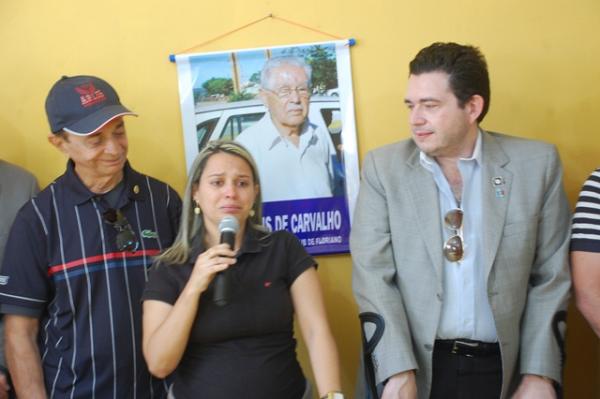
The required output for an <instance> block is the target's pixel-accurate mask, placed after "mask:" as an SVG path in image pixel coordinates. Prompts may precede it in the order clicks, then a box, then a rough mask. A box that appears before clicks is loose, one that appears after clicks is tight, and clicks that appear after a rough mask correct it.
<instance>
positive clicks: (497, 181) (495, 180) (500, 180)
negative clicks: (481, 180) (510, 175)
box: [492, 176, 504, 187]
mask: <svg viewBox="0 0 600 399" xmlns="http://www.w3.org/2000/svg"><path fill="white" fill-rule="evenodd" d="M492 184H493V185H494V186H496V187H498V186H502V185H504V178H503V177H502V176H496V177H494V178H493V179H492Z"/></svg>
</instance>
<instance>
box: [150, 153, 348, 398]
mask: <svg viewBox="0 0 600 399" xmlns="http://www.w3.org/2000/svg"><path fill="white" fill-rule="evenodd" d="M189 176H190V178H189V180H188V183H187V187H186V192H185V196H184V202H183V214H182V218H181V227H180V231H179V234H178V237H177V239H176V241H175V243H174V245H173V246H172V247H171V248H170V249H169V250H167V251H166V252H165V253H164V254H162V255H161V256H160V257H159V258H158V259H157V261H156V263H155V267H154V268H153V271H152V272H151V274H150V277H149V281H148V285H147V288H146V291H145V293H144V298H143V299H144V303H143V307H144V309H143V310H144V316H143V327H144V332H143V351H144V356H145V358H146V361H147V363H148V367H149V369H150V371H151V372H152V373H153V374H154V375H156V376H160V377H166V376H168V375H170V374H171V373H173V386H172V387H171V392H170V394H171V397H173V398H176V399H186V398H203V399H218V398H222V399H230V398H246V399H252V398H256V399H259V398H261V399H262V398H265V399H267V398H286V399H301V398H305V397H306V398H309V397H310V395H311V394H310V388H309V385H308V384H307V381H306V379H305V378H304V376H303V373H302V370H301V369H300V365H299V363H298V361H297V359H296V353H295V347H296V341H295V339H294V334H293V315H294V313H296V314H297V317H298V321H299V325H300V329H301V332H302V335H303V337H304V340H305V342H306V345H307V347H308V350H309V354H310V359H311V364H312V368H313V372H314V374H315V379H316V383H317V388H318V391H319V393H320V395H319V396H325V397H327V396H331V393H333V392H336V391H339V390H340V378H339V364H338V356H337V349H336V346H335V343H334V340H333V337H332V335H331V332H330V329H329V325H328V322H327V318H326V313H325V307H324V304H323V297H322V294H321V289H320V286H319V282H318V278H317V274H316V270H315V267H316V263H315V261H314V259H313V258H311V257H310V256H309V255H308V254H307V253H306V252H305V250H304V248H303V247H302V246H301V244H300V243H299V242H298V240H297V239H296V237H295V236H293V235H292V234H291V233H289V232H286V231H277V232H273V233H268V232H266V231H265V230H264V229H263V228H262V227H261V207H262V203H261V197H260V184H259V176H258V174H257V169H256V166H255V163H254V161H253V160H252V158H251V156H250V155H249V154H248V152H247V151H246V150H245V149H244V148H243V147H242V146H241V145H239V144H237V143H234V142H211V143H209V144H208V145H207V147H206V148H205V149H204V150H203V151H202V152H201V153H200V154H199V155H198V157H197V158H196V160H195V162H194V164H193V165H192V169H191V171H190V174H189ZM226 216H233V217H235V218H236V219H237V221H238V222H239V226H240V229H239V232H238V233H237V235H236V238H235V244H234V248H229V246H228V245H227V244H220V243H219V240H220V232H219V228H218V226H219V223H220V221H221V220H222V219H223V218H224V217H226ZM226 269H228V270H227V273H228V275H229V280H230V287H229V288H230V297H229V303H228V304H227V305H226V306H218V305H217V304H215V303H214V302H213V300H212V294H213V285H214V284H211V282H212V280H213V278H214V277H215V275H216V274H217V273H219V272H222V271H225V270H226Z"/></svg>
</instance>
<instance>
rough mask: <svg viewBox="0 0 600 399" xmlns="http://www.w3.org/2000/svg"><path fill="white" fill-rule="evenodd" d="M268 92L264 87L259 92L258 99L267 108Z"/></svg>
mask: <svg viewBox="0 0 600 399" xmlns="http://www.w3.org/2000/svg"><path fill="white" fill-rule="evenodd" d="M267 95H268V93H267V91H266V90H265V89H263V88H262V87H261V88H260V89H259V90H258V98H259V99H260V101H261V102H262V103H263V105H264V106H265V107H266V106H267Z"/></svg>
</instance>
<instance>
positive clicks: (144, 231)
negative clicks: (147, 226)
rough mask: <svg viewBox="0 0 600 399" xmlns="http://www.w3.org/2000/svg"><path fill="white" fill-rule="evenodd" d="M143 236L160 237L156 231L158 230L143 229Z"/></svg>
mask: <svg viewBox="0 0 600 399" xmlns="http://www.w3.org/2000/svg"><path fill="white" fill-rule="evenodd" d="M142 237H144V238H158V234H157V233H156V231H152V230H142Z"/></svg>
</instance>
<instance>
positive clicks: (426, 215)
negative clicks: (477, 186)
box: [401, 148, 443, 283]
mask: <svg viewBox="0 0 600 399" xmlns="http://www.w3.org/2000/svg"><path fill="white" fill-rule="evenodd" d="M407 164H408V165H409V166H410V167H411V169H410V172H409V173H408V176H407V182H406V184H407V185H408V188H409V192H410V196H411V200H412V206H413V209H414V211H415V214H416V215H417V220H418V223H419V230H420V231H421V235H422V237H423V241H424V242H425V246H426V247H427V252H428V254H429V257H430V258H431V263H432V265H433V267H434V269H435V273H436V274H437V276H438V281H439V282H440V283H441V282H442V281H443V274H442V266H443V259H442V245H443V243H442V230H441V229H442V227H441V226H442V223H441V220H440V218H441V216H440V202H439V196H438V190H437V186H436V185H435V181H434V180H433V176H432V175H431V173H430V172H428V171H427V170H425V168H423V167H422V166H421V164H420V161H419V150H418V148H417V149H415V151H414V152H413V154H412V155H411V156H410V158H409V159H408V160H407ZM401 184H402V183H401Z"/></svg>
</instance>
